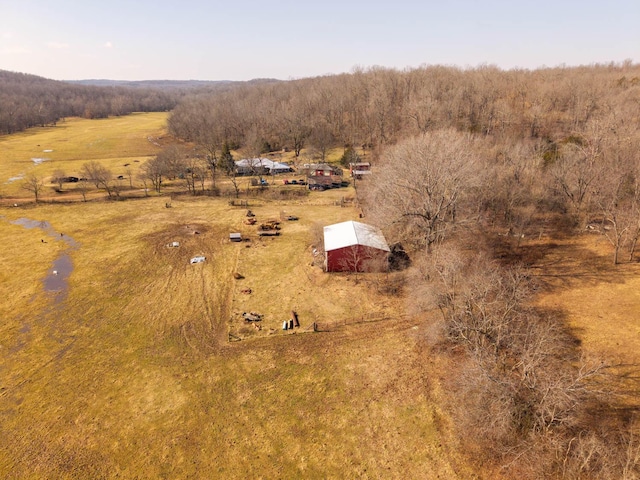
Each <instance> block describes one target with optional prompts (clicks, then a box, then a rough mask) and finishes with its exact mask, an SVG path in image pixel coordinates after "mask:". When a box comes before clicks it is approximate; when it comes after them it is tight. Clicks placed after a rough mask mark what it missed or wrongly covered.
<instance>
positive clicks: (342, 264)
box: [327, 245, 387, 272]
mask: <svg viewBox="0 0 640 480" xmlns="http://www.w3.org/2000/svg"><path fill="white" fill-rule="evenodd" d="M386 255H387V252H385V251H384V250H379V249H377V248H372V247H366V246H364V245H352V246H349V247H344V248H338V249H336V250H330V251H328V252H327V272H362V271H364V269H365V263H366V261H367V260H370V259H372V258H376V257H379V256H380V257H382V256H386Z"/></svg>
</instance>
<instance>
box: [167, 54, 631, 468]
mask: <svg viewBox="0 0 640 480" xmlns="http://www.w3.org/2000/svg"><path fill="white" fill-rule="evenodd" d="M639 127H640V66H639V65H636V64H632V63H631V62H630V61H628V62H623V63H621V64H598V65H591V66H581V67H558V68H544V69H539V70H509V71H504V70H500V69H498V68H496V67H493V66H481V67H477V68H471V69H460V68H454V67H444V66H425V67H421V68H416V69H408V70H403V71H398V70H392V69H386V68H379V67H375V68H369V69H355V70H354V71H352V72H351V73H348V74H342V75H334V76H326V77H317V78H308V79H301V80H295V81H288V82H279V83H273V84H263V85H247V86H241V87H238V88H235V89H232V90H229V91H225V92H220V93H217V94H203V93H200V94H194V95H189V96H185V97H184V98H183V99H181V101H180V102H179V104H178V105H177V106H176V108H175V109H174V110H173V112H172V113H171V116H170V120H169V129H170V132H171V133H173V134H174V135H175V136H177V137H179V138H181V139H183V140H185V141H187V142H193V143H194V144H195V145H196V146H197V147H198V148H199V149H201V151H203V152H205V154H206V156H207V158H208V160H209V162H210V163H212V164H215V163H216V162H218V161H220V159H221V158H222V157H223V156H224V155H223V153H224V154H225V155H226V154H227V153H228V151H229V148H231V149H239V148H241V149H242V150H243V152H245V154H247V155H251V156H256V155H259V154H261V153H264V152H269V151H276V150H282V149H287V150H290V151H293V152H295V155H296V157H299V156H300V155H303V152H305V153H304V155H307V156H308V157H312V158H314V159H317V160H319V161H322V160H325V159H326V155H327V152H328V151H329V150H330V149H332V148H336V147H339V148H342V149H343V151H344V155H343V159H344V160H345V161H350V160H352V159H356V158H364V159H365V160H366V161H369V162H371V164H372V166H373V169H374V177H375V178H376V180H375V181H362V182H360V183H359V184H358V185H357V192H358V201H359V203H360V205H361V207H362V210H363V213H364V216H365V217H366V218H367V219H368V221H369V222H372V223H375V224H377V225H378V226H380V227H381V228H383V230H384V231H385V234H386V235H387V237H388V238H389V239H390V240H391V241H392V242H397V243H401V244H402V245H403V246H404V248H405V249H406V250H407V252H408V253H409V255H410V256H411V258H412V267H411V268H410V269H408V270H407V271H406V272H401V274H400V276H399V277H398V278H399V279H400V280H399V281H400V282H401V283H402V288H403V291H404V292H405V294H406V298H407V302H406V309H407V311H408V312H410V313H412V314H414V315H417V316H420V315H423V314H425V313H426V312H437V313H438V317H439V318H440V320H439V322H438V323H437V324H436V325H434V326H433V329H432V330H433V335H431V338H429V339H425V342H427V343H428V344H429V345H430V352H431V353H430V354H431V355H434V356H438V357H439V358H441V359H443V360H442V361H443V362H444V364H445V365H446V369H447V373H446V377H447V379H446V381H445V385H446V388H447V399H448V400H447V403H448V409H449V411H450V412H451V414H452V415H453V418H455V423H456V425H455V430H456V432H457V434H458V441H459V442H460V443H461V444H462V445H463V446H464V447H465V448H466V450H467V451H469V452H470V456H471V458H473V459H474V461H476V462H478V464H481V465H485V466H486V465H496V466H498V467H499V468H500V471H501V472H503V473H505V474H507V475H508V477H510V478H512V477H514V476H520V477H522V478H549V477H561V478H612V479H613V478H638V477H639V476H640V446H639V443H638V440H637V439H638V433H640V430H639V429H640V422H639V421H638V408H639V407H640V404H638V401H637V390H636V388H637V387H635V384H633V386H630V384H629V383H628V382H624V381H622V379H621V378H620V377H619V376H616V375H613V374H612V373H611V372H612V369H611V368H609V367H610V366H609V365H607V363H606V362H605V359H598V358H596V359H594V358H587V357H586V356H585V355H583V354H582V352H581V349H580V342H579V340H578V339H577V338H576V337H575V336H574V334H573V333H572V332H571V331H570V329H569V328H568V326H567V325H566V323H565V321H564V319H563V316H562V314H561V312H554V311H549V310H544V309H541V308H539V307H538V306H536V305H535V301H534V300H535V297H536V292H537V291H538V289H539V288H540V286H539V284H538V282H537V280H536V279H535V278H534V276H533V275H532V273H531V271H530V269H529V266H530V265H529V263H530V261H529V259H528V258H527V256H526V255H525V254H524V253H523V252H522V250H520V249H519V248H518V246H519V244H520V242H521V240H522V239H524V238H531V237H532V236H539V237H540V238H542V237H543V234H544V235H547V236H549V238H560V237H567V236H578V235H581V234H582V233H583V232H585V231H589V232H595V233H598V234H600V235H602V238H604V239H606V241H607V242H609V244H610V246H611V252H612V254H611V263H612V264H614V265H619V264H620V263H629V262H637V261H638V257H637V251H636V250H637V249H636V246H637V243H638V238H639V236H640V156H639V155H638V151H640V128H639ZM308 152H310V153H308ZM425 361H426V359H425ZM632 370H633V371H634V372H635V371H636V370H637V366H633V369H632ZM630 376H631V377H633V378H635V377H637V372H636V373H634V374H633V375H630ZM498 467H497V468H498Z"/></svg>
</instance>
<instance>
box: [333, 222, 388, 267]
mask: <svg viewBox="0 0 640 480" xmlns="http://www.w3.org/2000/svg"><path fill="white" fill-rule="evenodd" d="M324 250H325V270H326V271H327V272H364V271H369V270H372V269H374V270H383V269H385V268H386V260H387V257H388V255H389V246H388V245H387V241H386V240H385V238H384V236H383V235H382V232H381V231H380V229H378V228H376V227H374V226H372V225H366V224H364V223H360V222H354V221H348V222H342V223H336V224H334V225H329V226H326V227H324Z"/></svg>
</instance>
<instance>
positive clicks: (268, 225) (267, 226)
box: [258, 220, 280, 231]
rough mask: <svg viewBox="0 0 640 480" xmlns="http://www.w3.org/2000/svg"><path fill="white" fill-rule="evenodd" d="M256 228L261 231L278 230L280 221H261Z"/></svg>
mask: <svg viewBox="0 0 640 480" xmlns="http://www.w3.org/2000/svg"><path fill="white" fill-rule="evenodd" d="M258 228H259V229H260V230H263V231H268V230H280V222H278V221H277V220H269V221H268V222H265V223H261V224H260V226H259V227H258Z"/></svg>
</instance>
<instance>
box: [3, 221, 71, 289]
mask: <svg viewBox="0 0 640 480" xmlns="http://www.w3.org/2000/svg"><path fill="white" fill-rule="evenodd" d="M11 223H13V224H14V225H22V226H23V227H25V228H29V229H31V228H39V229H41V230H42V231H43V233H45V234H46V236H47V237H48V240H51V239H55V240H57V241H60V240H61V241H63V242H65V243H66V244H67V246H68V248H67V249H66V250H64V251H63V252H62V253H61V254H60V256H59V257H58V258H56V259H55V260H54V262H53V265H52V266H51V268H49V270H48V272H47V276H46V277H45V279H44V281H43V284H44V290H45V291H46V292H55V293H57V294H58V296H57V297H56V301H60V300H62V299H63V298H64V297H65V296H66V294H67V289H68V287H69V285H68V279H69V275H71V272H73V261H72V260H71V255H70V252H71V251H73V250H75V249H76V248H78V246H79V245H78V243H77V242H76V241H75V240H74V239H73V238H71V237H69V236H68V235H65V234H63V233H60V232H57V231H56V230H55V229H54V228H53V227H52V226H51V224H50V223H49V222H47V221H40V220H31V219H29V218H19V219H17V220H14V221H12V222H11ZM46 241H47V240H45V239H44V238H43V239H41V242H42V243H45V242H46Z"/></svg>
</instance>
